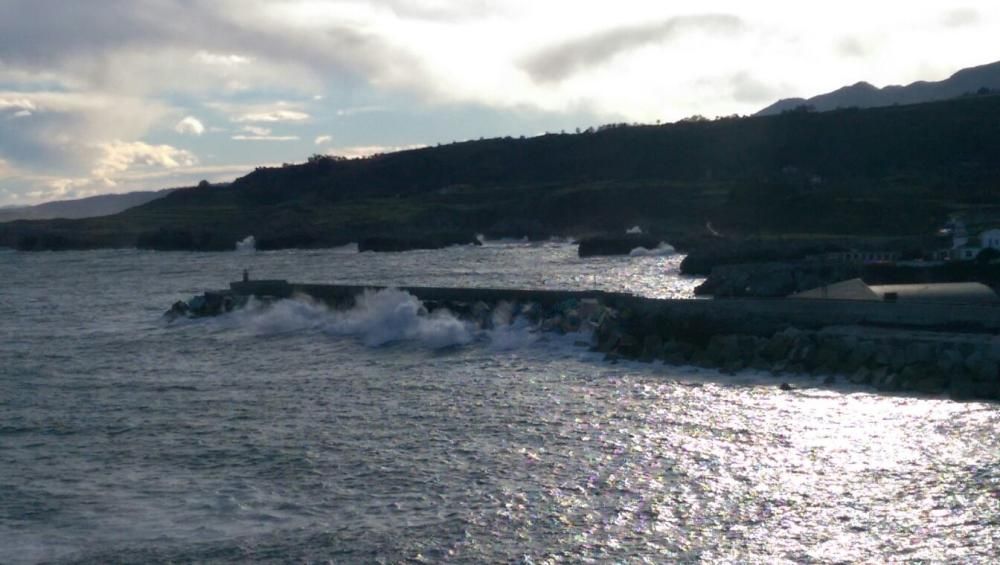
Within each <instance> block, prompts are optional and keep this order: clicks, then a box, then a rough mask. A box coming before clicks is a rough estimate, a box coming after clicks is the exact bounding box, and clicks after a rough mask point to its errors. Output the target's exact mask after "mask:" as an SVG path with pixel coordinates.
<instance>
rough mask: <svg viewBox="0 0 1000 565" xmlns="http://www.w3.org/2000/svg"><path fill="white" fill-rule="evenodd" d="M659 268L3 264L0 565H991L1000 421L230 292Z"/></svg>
mask: <svg viewBox="0 0 1000 565" xmlns="http://www.w3.org/2000/svg"><path fill="white" fill-rule="evenodd" d="M680 260H681V256H680V255H677V254H676V253H672V252H671V250H670V249H669V248H665V249H662V250H659V251H658V252H653V253H647V254H644V255H641V256H631V257H604V258H587V259H581V258H578V257H577V255H576V247H575V246H574V245H572V244H570V243H568V242H560V241H551V242H544V243H529V242H521V241H509V242H487V243H486V245H483V246H476V247H473V246H468V247H453V248H448V249H442V250H434V251H412V252H405V253H358V252H357V249H356V247H346V248H340V249H329V250H294V251H273V252H255V251H253V249H252V247H251V246H247V245H244V246H243V248H242V251H239V252H237V251H233V252H228V253H183V252H153V251H139V250H100V251H80V252H57V253H20V252H16V251H12V250H0V563H5V564H25V563H525V564H542V563H769V564H770V563H855V562H867V563H887V562H923V563H938V562H948V563H996V562H997V560H998V556H1000V433H998V432H1000V406H998V405H997V404H989V403H978V402H965V403H959V402H953V401H951V400H948V399H947V398H943V397H936V396H921V395H907V394H885V393H879V392H876V391H874V390H872V389H869V388H864V387H856V386H851V385H846V384H833V385H829V384H823V383H822V381H821V380H819V379H811V378H809V377H801V378H799V379H797V380H796V381H795V384H796V387H795V389H794V390H791V391H785V390H781V389H780V388H779V386H778V385H779V384H780V383H781V380H782V379H786V380H787V379H789V377H788V376H787V375H786V376H784V377H778V376H774V375H770V374H767V373H758V372H741V373H737V374H732V375H730V374H722V373H720V372H717V371H714V370H707V369H698V368H693V367H676V366H667V365H663V364H661V363H651V364H643V363H638V362H612V361H608V360H605V359H604V358H603V356H602V355H600V354H598V353H594V352H592V351H590V348H589V347H588V345H589V343H590V336H589V335H588V334H587V333H585V332H583V333H577V334H566V335H561V334H558V333H547V332H542V331H539V329H538V328H537V327H534V326H533V325H532V324H531V323H529V322H527V321H525V320H521V319H518V318H513V319H505V320H502V322H503V323H498V324H497V325H496V326H495V327H494V328H493V329H485V330H484V329H481V328H477V327H472V326H470V325H469V324H468V323H466V322H463V321H462V320H459V319H457V318H455V317H454V316H449V315H447V314H444V313H439V314H436V315H428V314H427V313H426V312H425V310H424V309H422V308H421V305H420V303H419V301H418V300H417V299H416V298H414V297H413V296H410V295H409V294H407V293H405V292H402V291H399V290H394V289H388V290H384V291H381V292H372V293H370V294H368V295H367V296H366V297H365V299H364V300H362V301H361V302H359V304H358V305H357V306H356V307H355V308H354V309H352V310H347V311H329V310H327V309H326V308H324V307H322V306H321V305H318V304H313V303H309V302H307V301H293V300H288V301H281V302H277V303H275V304H270V305H263V304H256V303H254V304H251V305H250V306H249V307H248V308H247V309H245V310H242V311H238V312H234V313H231V314H227V315H224V316H220V317H217V318H211V319H198V320H187V319H182V320H176V321H173V322H168V321H166V320H165V319H164V317H163V313H164V311H166V310H167V309H168V308H169V307H170V305H171V304H173V303H174V302H175V301H177V300H184V299H189V298H191V297H192V296H194V295H196V294H200V293H202V292H204V291H205V290H210V289H219V288H225V287H227V285H228V283H229V282H230V281H232V280H237V279H239V278H240V277H241V275H242V272H243V270H244V269H246V270H247V271H248V272H249V275H250V277H251V278H260V279H288V280H290V281H294V282H313V283H349V284H372V285H378V286H390V287H391V286H404V285H407V286H419V285H434V286H482V287H511V288H549V289H594V288H597V289H605V290H615V291H625V292H632V293H636V294H641V295H645V296H653V297H664V298H666V297H675V298H690V297H692V296H693V289H694V287H695V286H696V285H697V284H698V282H699V281H698V280H697V279H694V278H690V277H685V276H682V275H680V273H679V263H680Z"/></svg>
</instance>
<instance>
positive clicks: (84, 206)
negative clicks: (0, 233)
mask: <svg viewBox="0 0 1000 565" xmlns="http://www.w3.org/2000/svg"><path fill="white" fill-rule="evenodd" d="M174 190H177V189H175V188H164V189H161V190H140V191H135V192H126V193H122V194H99V195H97V196H88V197H85V198H74V199H71V200H54V201H52V202H44V203H42V204H35V205H33V206H17V207H13V206H12V207H5V208H0V223H2V222H13V221H15V220H53V219H57V218H62V219H68V220H78V219H83V218H93V217H98V216H109V215H112V214H117V213H119V212H124V211H125V210H128V209H129V208H133V207H135V206H141V205H143V204H145V203H147V202H150V201H153V200H156V199H158V198H163V197H164V196H166V195H168V194H170V193H171V192H173V191H174Z"/></svg>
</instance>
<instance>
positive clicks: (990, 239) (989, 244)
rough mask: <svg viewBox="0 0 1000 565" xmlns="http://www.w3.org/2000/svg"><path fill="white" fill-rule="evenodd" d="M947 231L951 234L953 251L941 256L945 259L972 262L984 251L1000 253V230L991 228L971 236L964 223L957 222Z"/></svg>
mask: <svg viewBox="0 0 1000 565" xmlns="http://www.w3.org/2000/svg"><path fill="white" fill-rule="evenodd" d="M945 231H946V232H950V233H951V249H949V250H946V251H944V252H942V253H941V254H940V255H941V258H943V259H951V260H953V261H971V260H972V259H975V258H976V257H977V256H979V253H980V252H981V251H982V250H984V249H995V250H997V251H1000V228H991V229H988V230H985V231H982V232H980V233H979V235H978V236H973V235H969V230H967V229H966V227H965V224H964V223H963V222H961V221H957V220H956V221H953V222H952V223H951V224H949V226H948V227H947V228H946V229H945Z"/></svg>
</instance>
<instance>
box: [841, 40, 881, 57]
mask: <svg viewBox="0 0 1000 565" xmlns="http://www.w3.org/2000/svg"><path fill="white" fill-rule="evenodd" d="M877 43H878V40H876V39H875V38H868V37H861V36H857V35H851V36H848V37H844V38H842V39H841V40H840V41H838V42H837V53H839V54H841V55H843V56H845V57H867V56H869V55H871V54H873V53H875V51H876V50H877V48H878V47H877Z"/></svg>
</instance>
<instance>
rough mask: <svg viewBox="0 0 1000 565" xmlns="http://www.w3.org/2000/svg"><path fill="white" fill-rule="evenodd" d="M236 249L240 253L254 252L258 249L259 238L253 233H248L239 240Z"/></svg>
mask: <svg viewBox="0 0 1000 565" xmlns="http://www.w3.org/2000/svg"><path fill="white" fill-rule="evenodd" d="M236 251H237V252H238V253H253V252H254V251H257V238H255V237H254V236H252V235H248V236H246V237H245V238H243V239H241V240H240V241H237V242H236Z"/></svg>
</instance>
